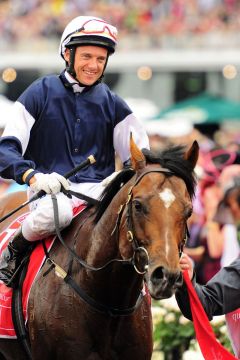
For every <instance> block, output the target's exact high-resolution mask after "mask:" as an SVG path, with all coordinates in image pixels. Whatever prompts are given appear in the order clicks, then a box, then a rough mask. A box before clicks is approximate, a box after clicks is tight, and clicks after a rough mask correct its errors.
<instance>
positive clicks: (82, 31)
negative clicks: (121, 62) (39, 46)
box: [59, 16, 117, 57]
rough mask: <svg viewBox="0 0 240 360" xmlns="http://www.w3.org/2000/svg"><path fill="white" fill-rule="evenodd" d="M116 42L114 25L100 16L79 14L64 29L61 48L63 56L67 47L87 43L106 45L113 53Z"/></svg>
mask: <svg viewBox="0 0 240 360" xmlns="http://www.w3.org/2000/svg"><path fill="white" fill-rule="evenodd" d="M116 43H117V29H116V28H115V27H114V26H112V25H110V24H108V23H106V22H105V21H104V20H102V19H100V18H92V17H87V16H79V17H77V18H75V19H73V20H72V21H71V22H70V23H69V24H68V25H67V27H66V29H65V30H64V32H63V35H62V39H61V43H60V49H59V50H60V54H61V56H62V57H63V55H64V52H65V50H66V47H70V46H72V45H84V44H86V45H96V46H102V47H106V48H107V49H108V50H109V52H110V53H113V52H114V51H115V46H116Z"/></svg>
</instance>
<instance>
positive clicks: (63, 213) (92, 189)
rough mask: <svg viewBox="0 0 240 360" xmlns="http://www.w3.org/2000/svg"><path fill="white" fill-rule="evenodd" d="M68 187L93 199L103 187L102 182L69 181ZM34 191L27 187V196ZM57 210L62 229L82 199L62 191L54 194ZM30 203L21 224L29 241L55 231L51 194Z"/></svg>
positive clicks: (99, 193) (97, 196) (69, 221)
mask: <svg viewBox="0 0 240 360" xmlns="http://www.w3.org/2000/svg"><path fill="white" fill-rule="evenodd" d="M70 189H71V190H73V191H76V192H80V193H82V194H85V195H87V196H90V197H92V198H94V199H98V198H99V196H100V195H101V194H102V192H103V190H104V187H103V185H102V183H81V184H76V183H71V186H70ZM33 195H34V192H33V191H32V190H31V188H29V189H28V197H29V198H31V197H32V196H33ZM56 197H57V203H58V212H59V227H60V229H64V228H65V227H66V226H68V225H69V224H70V223H71V221H72V218H73V208H74V207H77V206H79V205H80V204H83V203H84V201H83V200H81V199H78V198H76V197H74V196H73V197H72V199H69V198H68V197H67V196H65V195H64V194H63V193H58V194H57V195H56ZM29 205H30V214H29V215H28V216H27V217H26V219H25V220H24V222H23V224H22V233H23V236H24V237H25V238H26V239H27V240H29V241H35V240H41V239H44V238H45V237H47V236H49V235H51V234H54V233H55V224H54V214H53V204H52V199H51V195H45V196H44V197H42V198H41V199H38V200H36V201H34V202H32V203H30V204H29Z"/></svg>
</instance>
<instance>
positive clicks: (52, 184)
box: [30, 172, 69, 194]
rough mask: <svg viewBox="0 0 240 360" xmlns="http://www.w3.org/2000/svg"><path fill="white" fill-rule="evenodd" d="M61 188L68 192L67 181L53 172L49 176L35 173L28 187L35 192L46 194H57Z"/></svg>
mask: <svg viewBox="0 0 240 360" xmlns="http://www.w3.org/2000/svg"><path fill="white" fill-rule="evenodd" d="M62 186H63V187H64V189H65V190H69V182H68V180H67V179H65V177H63V176H62V175H60V174H58V173H55V172H53V173H51V174H42V173H37V174H35V175H34V176H33V177H32V178H31V180H30V187H31V188H32V189H33V191H35V192H38V191H40V190H43V191H45V193H46V194H57V193H59V192H60V191H61V187H62Z"/></svg>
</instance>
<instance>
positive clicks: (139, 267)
mask: <svg viewBox="0 0 240 360" xmlns="http://www.w3.org/2000/svg"><path fill="white" fill-rule="evenodd" d="M154 172H157V173H163V174H166V175H170V176H171V175H173V172H171V171H170V170H169V169H166V168H159V169H157V168H150V169H148V170H147V171H145V172H143V173H142V174H141V175H140V176H139V177H138V178H137V179H136V181H135V183H134V184H133V186H131V187H130V189H129V191H128V196H127V200H126V202H125V203H124V204H122V205H120V207H119V210H118V216H117V220H116V224H115V227H114V229H113V231H112V233H111V235H114V234H115V236H117V237H118V236H119V227H120V223H121V219H122V215H123V212H124V209H126V219H127V239H128V241H129V242H130V243H131V244H132V248H133V256H132V257H131V258H130V259H111V260H109V261H108V262H107V263H105V264H104V265H103V266H101V267H94V266H92V265H89V264H87V263H86V262H85V261H84V260H83V259H82V258H81V257H79V256H78V255H77V254H76V252H75V251H74V250H73V249H72V248H71V247H69V246H68V245H67V244H66V242H65V241H64V239H63V238H62V236H61V232H60V229H59V217H58V205H57V198H56V195H52V201H53V209H54V220H55V228H56V235H57V237H58V238H59V240H60V242H61V244H62V245H63V246H64V248H65V249H67V251H68V252H69V253H70V254H71V255H72V258H73V259H75V260H76V261H77V262H78V263H79V264H80V265H81V266H82V267H84V268H85V269H87V270H90V271H100V270H103V269H106V268H107V267H108V266H109V265H110V264H111V263H113V262H119V263H122V264H125V265H132V266H133V267H134V269H135V271H136V272H137V273H138V274H139V275H144V274H145V273H146V272H147V271H148V265H149V255H148V252H147V250H146V249H145V247H143V246H139V243H138V240H137V238H136V236H135V231H134V223H133V217H132V191H133V188H134V187H135V186H136V185H137V184H138V183H139V182H140V181H141V179H142V178H143V177H144V176H145V175H147V174H149V173H154ZM74 195H75V196H76V193H74ZM187 236H188V229H187V227H186V234H185V237H184V239H183V241H182V242H181V244H180V247H179V256H181V253H182V250H183V247H184V245H185V243H186V240H187ZM43 246H44V251H45V254H46V258H47V260H46V261H47V263H48V264H49V265H50V268H49V269H48V270H47V271H46V272H45V273H44V275H43V276H46V275H47V274H48V273H49V272H50V271H51V270H52V269H54V270H55V273H56V274H57V275H58V276H60V277H61V278H62V279H63V280H64V281H65V282H66V283H68V284H69V285H70V286H71V287H72V288H73V289H74V290H75V291H76V293H77V294H78V295H79V296H80V297H81V298H82V299H83V300H84V301H85V302H86V303H87V304H88V305H90V306H91V307H93V308H94V309H95V310H97V311H98V312H101V313H104V314H106V315H110V316H126V315H130V314H132V313H133V312H134V311H135V310H136V309H137V308H138V306H139V305H140V304H141V301H142V299H143V291H141V292H140V294H139V296H138V299H137V301H136V303H135V305H134V306H132V307H129V308H124V309H118V308H114V307H111V306H107V305H105V304H102V303H99V302H97V301H96V300H94V299H93V298H92V297H90V296H89V295H88V294H87V293H86V292H85V291H84V290H83V289H82V288H81V287H80V286H79V285H78V284H77V283H76V282H75V280H74V279H73V278H72V276H71V274H70V272H71V271H70V269H69V270H68V271H67V272H66V271H65V270H64V269H62V268H61V267H60V266H59V265H58V264H56V262H55V261H53V260H52V259H51V258H50V256H49V253H48V251H47V250H46V248H45V245H44V242H43ZM140 257H141V260H143V261H142V264H139V261H138V259H139V258H140Z"/></svg>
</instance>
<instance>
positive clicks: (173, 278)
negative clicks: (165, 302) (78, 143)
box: [120, 140, 198, 299]
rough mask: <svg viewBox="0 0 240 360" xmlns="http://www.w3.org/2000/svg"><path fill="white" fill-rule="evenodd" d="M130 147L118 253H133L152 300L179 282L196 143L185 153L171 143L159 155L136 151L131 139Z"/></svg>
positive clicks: (131, 254)
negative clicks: (130, 174)
mask: <svg viewBox="0 0 240 360" xmlns="http://www.w3.org/2000/svg"><path fill="white" fill-rule="evenodd" d="M130 148H131V156H132V165H133V168H134V170H135V172H136V176H135V177H134V178H133V179H132V180H131V185H132V186H131V187H130V189H129V191H128V199H127V203H126V208H125V211H126V221H122V226H123V228H124V230H125V231H123V229H122V231H121V232H120V251H121V255H122V256H123V257H124V258H130V257H132V259H133V263H134V267H135V270H136V271H137V272H138V273H139V274H145V275H144V276H145V279H146V281H147V285H148V288H149V291H150V295H151V296H152V297H153V298H154V299H163V298H168V297H170V296H172V294H173V293H174V292H175V290H176V289H177V288H178V287H180V286H181V285H182V274H181V271H180V267H179V256H180V255H181V251H182V247H183V245H184V243H185V241H186V236H187V220H188V218H189V217H190V215H191V213H192V201H191V199H192V196H193V194H194V187H195V177H194V167H195V165H196V162H197V159H198V144H197V142H196V141H195V142H194V143H193V144H192V146H191V147H190V149H189V150H188V151H185V148H184V147H181V146H178V147H173V148H172V149H171V148H170V149H169V150H167V151H163V152H162V153H161V154H160V155H159V154H153V153H151V152H150V151H148V150H143V151H140V149H138V148H137V146H136V145H135V144H134V142H133V140H131V146H130Z"/></svg>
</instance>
